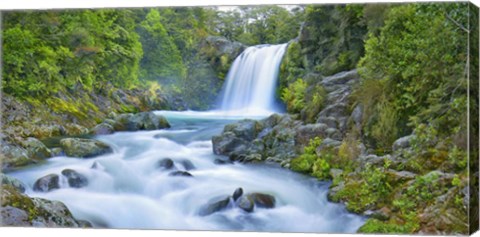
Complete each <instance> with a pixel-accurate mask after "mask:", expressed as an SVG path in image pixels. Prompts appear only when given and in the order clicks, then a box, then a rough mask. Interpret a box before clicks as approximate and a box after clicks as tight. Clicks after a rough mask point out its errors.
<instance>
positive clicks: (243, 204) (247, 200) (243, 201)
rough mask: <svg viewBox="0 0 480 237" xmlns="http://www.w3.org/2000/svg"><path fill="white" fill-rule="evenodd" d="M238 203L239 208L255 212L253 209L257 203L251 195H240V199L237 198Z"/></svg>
mask: <svg viewBox="0 0 480 237" xmlns="http://www.w3.org/2000/svg"><path fill="white" fill-rule="evenodd" d="M236 205H237V207H238V208H240V209H242V210H244V211H246V212H253V209H254V207H255V203H254V201H253V200H252V198H251V197H250V196H242V197H240V199H238V200H237V202H236Z"/></svg>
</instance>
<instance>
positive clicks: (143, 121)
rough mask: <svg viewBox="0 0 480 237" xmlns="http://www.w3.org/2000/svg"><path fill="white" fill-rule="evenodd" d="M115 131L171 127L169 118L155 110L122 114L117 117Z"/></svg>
mask: <svg viewBox="0 0 480 237" xmlns="http://www.w3.org/2000/svg"><path fill="white" fill-rule="evenodd" d="M113 127H114V129H115V131H138V130H156V129H162V128H170V124H169V123H168V121H167V119H166V118H165V117H163V116H161V115H156V114H155V113H154V112H141V113H137V114H130V113H129V114H120V115H118V116H116V117H115V124H114V125H113Z"/></svg>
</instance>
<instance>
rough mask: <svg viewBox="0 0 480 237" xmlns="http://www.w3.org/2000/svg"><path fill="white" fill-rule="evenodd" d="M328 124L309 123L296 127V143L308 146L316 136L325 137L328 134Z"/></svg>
mask: <svg viewBox="0 0 480 237" xmlns="http://www.w3.org/2000/svg"><path fill="white" fill-rule="evenodd" d="M327 129H328V126H327V125H326V124H323V123H316V124H307V125H302V126H299V127H298V128H297V129H296V136H295V144H298V145H302V146H307V145H308V143H309V142H310V140H311V139H314V138H315V137H320V138H324V137H326V136H327V132H326V130H327Z"/></svg>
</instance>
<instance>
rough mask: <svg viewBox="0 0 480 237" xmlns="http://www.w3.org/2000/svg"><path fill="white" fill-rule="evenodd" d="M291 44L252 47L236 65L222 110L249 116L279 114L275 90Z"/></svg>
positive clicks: (225, 92)
mask: <svg viewBox="0 0 480 237" xmlns="http://www.w3.org/2000/svg"><path fill="white" fill-rule="evenodd" d="M286 47H287V44H281V45H259V46H252V47H249V48H247V49H245V51H244V52H243V53H242V54H240V56H238V57H237V58H236V59H235V61H234V62H233V64H232V66H231V68H230V70H229V72H228V75H227V78H226V81H225V85H224V88H223V91H222V97H221V98H222V103H221V109H222V110H225V111H231V110H237V111H238V110H242V111H244V112H245V113H247V114H252V113H262V111H278V108H276V107H275V88H276V84H277V79H278V71H279V68H280V63H281V62H282V57H283V54H284V53H285V49H286Z"/></svg>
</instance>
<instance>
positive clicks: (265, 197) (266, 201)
mask: <svg viewBox="0 0 480 237" xmlns="http://www.w3.org/2000/svg"><path fill="white" fill-rule="evenodd" d="M245 196H246V197H247V198H249V199H251V200H252V201H253V202H254V203H255V206H258V207H262V208H274V207H275V197H274V196H272V195H269V194H264V193H250V194H247V195H245Z"/></svg>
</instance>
